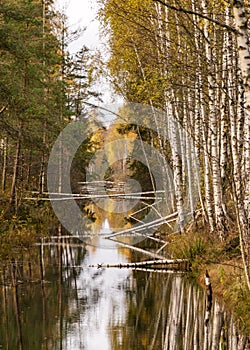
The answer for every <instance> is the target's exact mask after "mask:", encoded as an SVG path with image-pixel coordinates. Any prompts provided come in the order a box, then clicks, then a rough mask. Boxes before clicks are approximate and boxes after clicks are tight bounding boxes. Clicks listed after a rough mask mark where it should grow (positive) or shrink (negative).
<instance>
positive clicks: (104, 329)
mask: <svg viewBox="0 0 250 350" xmlns="http://www.w3.org/2000/svg"><path fill="white" fill-rule="evenodd" d="M23 260H24V261H23V263H22V264H20V261H19V263H18V264H14V265H13V266H12V267H10V266H8V267H6V268H4V267H3V269H2V273H1V282H2V285H1V286H0V292H1V295H0V349H9V350H17V349H19V350H21V349H24V350H36V349H48V350H52V349H53V350H54V349H55V350H56V349H63V350H78V349H79V350H80V349H86V350H99V349H102V350H118V349H119V350H143V349H147V350H167V349H169V350H171V349H173V350H182V349H185V350H194V349H197V350H201V349H213V350H215V349H230V350H239V349H249V345H247V343H246V339H245V338H244V337H242V336H240V335H239V334H238V330H237V324H236V323H235V322H234V320H233V318H232V316H231V315H230V314H228V313H227V312H226V311H225V310H224V307H223V306H222V305H221V304H219V303H217V302H216V301H214V302H213V308H212V311H211V316H210V321H209V324H208V327H205V324H204V318H205V312H206V305H205V304H206V295H205V293H204V291H203V290H202V289H200V288H198V287H197V286H196V285H193V284H192V283H190V282H189V281H188V280H187V279H186V278H185V277H183V276H182V275H178V274H175V275H173V274H168V273H159V272H151V273H150V272H145V271H132V270H130V269H115V268H113V269H102V268H99V269H98V268H93V267H89V265H90V264H98V263H113V262H124V261H129V260H130V253H129V251H128V250H124V249H123V250H122V249H120V248H117V247H114V246H106V247H102V248H100V245H99V248H97V247H95V246H87V247H86V248H85V247H84V246H77V245H76V246H72V245H71V246H70V245H64V246H53V245H52V246H45V247H42V248H41V249H40V247H37V248H36V251H35V252H34V256H33V258H32V261H31V262H29V261H28V260H25V257H24V259H23ZM41 276H43V279H44V282H41ZM14 280H16V281H17V282H18V283H17V285H16V286H13V281H14ZM3 284H4V285H3Z"/></svg>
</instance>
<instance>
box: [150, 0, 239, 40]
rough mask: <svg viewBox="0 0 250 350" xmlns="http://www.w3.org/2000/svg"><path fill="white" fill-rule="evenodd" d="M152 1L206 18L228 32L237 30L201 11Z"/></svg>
mask: <svg viewBox="0 0 250 350" xmlns="http://www.w3.org/2000/svg"><path fill="white" fill-rule="evenodd" d="M153 1H154V2H158V3H160V4H162V5H163V6H166V7H167V8H169V9H171V10H174V11H178V12H182V13H186V14H191V15H196V16H199V17H201V18H204V19H207V20H208V21H210V22H212V23H215V24H217V25H218V26H220V27H222V28H225V29H227V30H229V31H230V32H233V33H235V34H236V33H237V30H236V29H235V28H233V27H231V26H229V25H227V24H225V23H223V22H220V21H218V20H216V19H213V18H211V17H209V16H206V15H203V14H202V13H199V12H196V11H193V10H188V9H186V8H183V7H180V6H173V5H169V4H168V3H166V2H165V1H163V0H153Z"/></svg>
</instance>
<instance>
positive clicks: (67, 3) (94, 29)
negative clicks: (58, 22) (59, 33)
mask: <svg viewBox="0 0 250 350" xmlns="http://www.w3.org/2000/svg"><path fill="white" fill-rule="evenodd" d="M56 7H57V8H58V9H59V10H60V11H63V12H64V13H65V14H66V16H67V17H68V24H69V26H70V29H71V30H74V29H77V28H79V27H81V28H84V27H86V30H85V31H84V33H83V34H82V35H81V37H80V38H79V39H78V40H77V42H75V43H72V44H71V45H70V46H69V50H70V51H71V52H75V51H76V50H77V49H79V48H80V47H82V46H83V45H86V46H87V47H88V48H89V49H90V50H95V49H96V48H97V47H98V46H100V45H101V40H100V38H99V27H100V26H99V22H98V20H97V19H96V16H97V1H96V0H57V1H56Z"/></svg>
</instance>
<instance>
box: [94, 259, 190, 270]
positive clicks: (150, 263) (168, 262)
mask: <svg viewBox="0 0 250 350" xmlns="http://www.w3.org/2000/svg"><path fill="white" fill-rule="evenodd" d="M89 267H97V268H112V267H117V268H133V269H137V268H151V269H152V268H153V269H154V270H157V269H163V268H165V269H166V267H169V268H170V270H176V269H177V268H178V269H177V270H181V271H189V270H190V268H191V265H190V261H189V260H187V259H161V260H147V261H139V262H133V263H118V264H97V265H89Z"/></svg>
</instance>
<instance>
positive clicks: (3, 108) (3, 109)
mask: <svg viewBox="0 0 250 350" xmlns="http://www.w3.org/2000/svg"><path fill="white" fill-rule="evenodd" d="M6 108H7V106H3V107H2V108H1V109H0V114H2V113H3V112H4V111H5V109H6Z"/></svg>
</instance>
